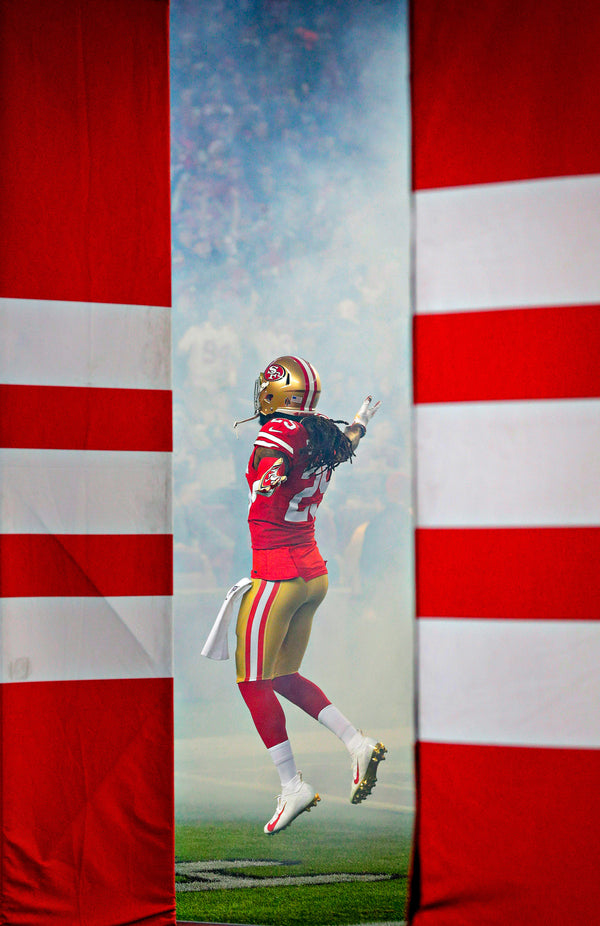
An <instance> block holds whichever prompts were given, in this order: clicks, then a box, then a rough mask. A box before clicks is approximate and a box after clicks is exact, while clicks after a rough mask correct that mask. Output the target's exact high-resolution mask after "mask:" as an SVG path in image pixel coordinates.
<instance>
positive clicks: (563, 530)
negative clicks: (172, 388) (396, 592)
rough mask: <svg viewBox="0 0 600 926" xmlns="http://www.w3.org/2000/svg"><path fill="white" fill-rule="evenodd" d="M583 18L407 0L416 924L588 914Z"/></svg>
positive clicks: (589, 481)
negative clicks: (413, 457)
mask: <svg viewBox="0 0 600 926" xmlns="http://www.w3.org/2000/svg"><path fill="white" fill-rule="evenodd" d="M599 29H600V9H599V8H598V5H597V4H595V3H593V2H592V0H585V2H583V3H581V4H578V5H577V7H576V8H574V7H573V6H572V4H568V3H566V2H565V0H550V2H549V3H547V4H544V5H543V6H542V5H540V4H539V3H536V2H535V0H525V2H523V3H521V4H519V6H518V9H516V8H515V5H514V4H511V3H509V2H508V0H483V2H482V3H479V4H476V5H474V4H469V5H465V4H464V3H460V2H458V0H450V2H444V3H440V2H438V0H419V2H418V3H417V2H414V3H413V4H412V13H411V54H412V68H411V79H412V88H411V89H412V125H413V190H414V242H415V297H416V305H415V318H414V401H415V428H416V437H415V442H416V484H417V527H416V583H417V588H416V594H417V617H418V621H417V624H418V631H417V633H418V690H417V697H418V705H417V717H418V721H417V723H418V727H417V731H418V735H417V738H418V742H417V826H416V837H415V852H414V861H413V874H412V884H411V903H410V912H409V917H410V922H411V923H413V924H415V926H428V924H432V926H433V924H440V926H452V924H456V926H471V924H472V926H481V924H482V923H486V924H489V926H492V924H498V926H505V924H506V923H527V924H528V926H546V924H548V923H552V922H559V921H561V922H570V923H571V922H572V923H584V922H593V921H595V920H596V919H597V916H598V914H597V911H598V907H599V906H600V887H599V882H598V877H597V873H596V871H595V868H594V862H593V860H594V859H597V858H598V855H599V853H600V837H599V836H598V829H597V827H596V826H595V824H594V821H597V819H598V812H599V808H598V797H597V792H598V788H597V782H598V775H599V772H600V721H599V719H598V710H597V705H598V698H599V695H600V690H599V688H598V682H597V670H596V666H597V664H598V656H599V654H600V653H599V648H600V597H599V594H598V581H597V577H598V567H599V563H600V494H599V489H598V479H597V462H596V461H597V460H598V457H599V453H600V402H599V401H598V400H599V398H600V377H599V375H598V370H599V365H598V352H599V351H598V349H599V347H600V282H599V277H598V272H597V266H598V263H597V254H598V246H599V244H600V223H599V222H598V214H599V206H600V157H599V156H598V151H599V150H600V148H599V143H600V130H599V128H598V121H597V119H595V117H594V116H593V115H592V113H593V111H594V110H595V107H596V102H595V101H596V100H597V97H598V92H599V90H600V59H599V58H598V55H597V51H596V48H595V36H597V34H598V30H599Z"/></svg>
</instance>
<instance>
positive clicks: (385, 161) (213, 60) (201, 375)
mask: <svg viewBox="0 0 600 926" xmlns="http://www.w3.org/2000/svg"><path fill="white" fill-rule="evenodd" d="M171 7H172V12H171V94H172V203H173V225H172V237H173V305H174V314H173V344H174V358H173V359H174V377H173V378H174V410H175V443H176V450H175V492H174V519H175V542H176V548H175V550H176V553H175V569H176V590H177V589H179V591H180V592H181V594H182V595H185V594H194V593H197V592H199V591H200V590H204V591H206V590H208V589H211V590H213V591H214V590H217V591H218V594H219V595H222V593H223V591H224V590H225V589H226V588H227V587H228V586H229V585H230V584H232V582H234V581H235V580H236V579H238V578H239V577H240V576H242V575H245V574H248V570H249V566H250V555H249V548H248V541H247V526H246V523H245V515H246V495H247V493H246V485H245V479H244V470H245V466H246V462H247V459H248V455H249V451H250V446H251V443H252V440H253V437H254V434H255V432H256V422H252V423H250V424H246V425H241V426H240V428H239V429H238V434H239V437H236V433H234V430H233V428H232V424H233V421H234V419H236V418H243V417H247V416H248V415H250V414H252V395H253V385H254V379H255V377H256V375H257V373H258V371H259V370H260V369H262V368H264V367H265V366H266V364H267V363H268V362H269V361H271V360H272V359H273V358H274V357H276V356H278V355H280V354H285V353H295V354H299V355H300V356H306V357H307V358H309V359H310V360H311V361H312V362H313V363H314V364H315V365H316V367H317V369H318V370H319V372H320V374H321V378H322V383H323V393H322V397H321V403H320V410H321V411H323V412H324V413H326V414H329V415H331V416H332V417H335V418H348V417H351V416H352V415H353V414H354V412H355V411H356V409H357V408H358V406H359V405H360V402H361V401H362V399H363V398H364V396H365V395H366V394H367V393H368V392H373V394H374V395H375V396H376V397H377V398H381V399H382V401H383V406H382V411H381V412H380V414H379V415H378V417H377V418H376V419H375V422H374V423H373V426H372V433H370V434H369V436H368V438H367V439H366V440H365V442H364V446H361V448H360V450H359V457H358V459H357V460H356V462H355V463H354V464H353V466H352V467H346V468H345V469H346V470H348V471H349V472H342V471H339V473H336V476H335V479H334V485H333V486H332V488H331V489H330V491H329V492H328V494H327V496H326V500H325V502H324V503H323V505H322V506H321V509H320V516H319V519H318V521H317V532H318V537H319V539H320V545H321V548H322V552H323V555H324V556H326V558H328V560H329V565H330V569H331V579H332V584H333V582H334V581H335V582H338V583H340V584H341V585H343V586H345V587H348V586H354V587H356V588H361V589H363V591H364V592H365V594H366V593H367V592H368V587H372V585H373V583H374V582H375V581H376V580H377V577H378V576H379V575H380V573H381V572H382V571H383V569H384V568H385V569H389V568H394V569H395V570H396V573H395V574H398V572H397V570H400V572H401V574H402V577H403V580H404V581H406V582H408V581H410V575H409V573H410V546H411V539H410V533H409V531H410V511H409V506H410V387H409V381H410V375H409V369H410V354H409V350H410V347H409V344H410V338H409V330H410V313H409V306H408V301H409V295H408V230H407V228H408V208H407V201H408V181H407V174H408V168H407V155H406V149H407V137H406V136H407V129H406V125H407V117H406V114H405V106H404V101H403V99H402V94H403V93H404V92H405V90H404V84H405V80H404V78H405V74H403V72H402V66H403V65H402V62H403V58H402V54H401V41H400V36H401V30H402V28H403V27H404V24H403V23H402V22H401V16H402V14H401V10H400V9H399V6H398V4H397V3H396V2H393V0H370V2H366V0H365V2H348V0H326V2H325V0H320V2H319V0H304V2H302V3H300V2H293V0H201V2H200V0H172V3H171ZM350 470H352V471H350ZM369 532H370V533H371V539H370V540H369V543H368V544H367V543H363V541H364V540H365V538H366V537H367V536H368V534H369ZM365 600H366V599H365ZM180 608H181V613H182V614H183V616H184V619H185V614H186V610H187V609H186V606H185V603H184V604H182V605H180ZM210 619H211V620H212V611H211V614H210ZM207 620H208V618H207ZM207 626H208V624H207Z"/></svg>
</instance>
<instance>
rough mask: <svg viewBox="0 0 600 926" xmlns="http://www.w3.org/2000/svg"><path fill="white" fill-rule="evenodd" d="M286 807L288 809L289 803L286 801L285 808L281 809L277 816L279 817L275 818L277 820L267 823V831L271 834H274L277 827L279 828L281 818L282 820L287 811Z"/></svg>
mask: <svg viewBox="0 0 600 926" xmlns="http://www.w3.org/2000/svg"><path fill="white" fill-rule="evenodd" d="M286 807H287V801H286V803H285V804H284V805H283V807H282V808H281V810H280V811H279V813H278V814H277V816H276V817H275V819H274V820H271V822H270V823H267V829H268V831H269V832H270V833H272V832H273V830H274V829H275V827H276V826H277V823H278V821H279V818H280V816H281V814H282V813H283V811H284V810H285V808H286Z"/></svg>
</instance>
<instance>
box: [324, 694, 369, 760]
mask: <svg viewBox="0 0 600 926" xmlns="http://www.w3.org/2000/svg"><path fill="white" fill-rule="evenodd" d="M317 720H318V721H319V723H322V724H323V726H324V727H327V729H328V730H331V732H332V733H335V735H336V736H337V737H338V739H341V741H342V743H343V744H344V746H345V747H346V749H347V750H348V752H352V749H351V747H350V744H351V743H353V740H354V737H355V736H357V735H358V736H362V734H360V733H359V732H358V730H357V729H356V727H353V726H352V724H351V723H350V721H349V720H348V718H347V717H344V715H343V714H342V713H341V711H338V709H337V707H336V706H335V704H328V705H327V707H324V708H323V710H322V711H320V713H319V716H318V717H317Z"/></svg>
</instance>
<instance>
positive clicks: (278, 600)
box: [235, 575, 328, 682]
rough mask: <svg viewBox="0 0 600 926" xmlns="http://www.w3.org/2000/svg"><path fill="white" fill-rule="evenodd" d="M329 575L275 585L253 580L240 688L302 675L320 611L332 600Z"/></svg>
mask: <svg viewBox="0 0 600 926" xmlns="http://www.w3.org/2000/svg"><path fill="white" fill-rule="evenodd" d="M327 587H328V579H327V575H322V576H318V577H317V578H316V579H310V580H309V581H308V582H306V581H305V580H304V579H301V578H296V579H286V580H285V581H278V582H276V581H271V580H268V579H254V580H253V582H252V587H251V588H249V589H248V591H247V592H246V594H245V595H244V597H243V598H242V603H241V606H240V612H239V615H238V620H237V628H236V633H237V647H236V651H235V663H236V670H237V680H238V682H244V681H245V682H254V681H258V680H259V679H266V678H275V677H276V676H279V675H290V674H291V673H292V672H297V671H298V670H299V668H300V663H301V662H302V659H303V657H304V653H305V652H306V647H307V646H308V640H309V637H310V630H311V627H312V620H313V616H314V613H315V611H316V610H317V608H318V607H319V605H320V604H321V602H322V601H323V599H324V597H325V595H326V594H327Z"/></svg>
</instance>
